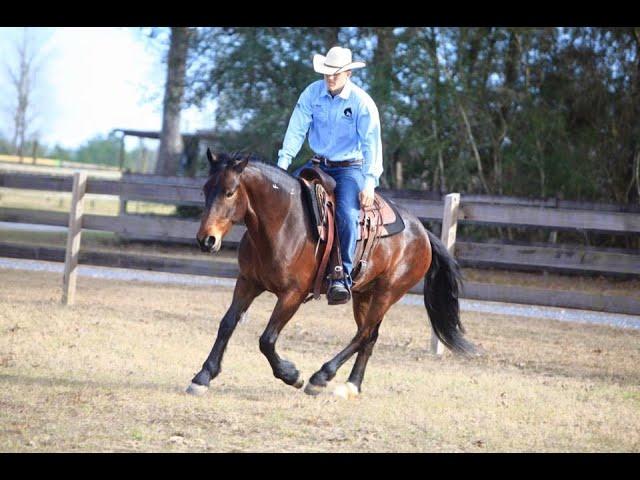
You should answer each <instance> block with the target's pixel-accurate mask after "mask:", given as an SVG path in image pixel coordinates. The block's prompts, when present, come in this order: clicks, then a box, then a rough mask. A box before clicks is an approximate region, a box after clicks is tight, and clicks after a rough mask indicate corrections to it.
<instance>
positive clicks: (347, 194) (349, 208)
mask: <svg viewBox="0 0 640 480" xmlns="http://www.w3.org/2000/svg"><path fill="white" fill-rule="evenodd" d="M312 165H313V164H312V163H311V161H309V162H307V163H306V164H304V165H303V166H302V167H300V168H298V169H297V170H296V171H295V172H293V175H294V176H295V177H297V176H298V175H299V174H300V171H301V170H302V169H303V168H306V167H311V166H312ZM320 169H321V170H322V171H323V172H325V173H326V174H327V175H329V176H331V177H332V178H333V179H334V180H335V181H336V190H335V194H336V223H337V226H338V236H339V237H340V250H341V254H342V268H344V273H345V282H346V284H347V286H348V287H349V288H351V284H352V281H351V271H352V270H353V261H354V258H353V257H354V256H355V253H356V242H357V241H358V218H359V216H360V197H359V195H360V192H361V191H362V190H363V189H364V174H363V173H362V166H361V165H354V166H353V167H334V168H329V167H325V166H324V165H321V166H320Z"/></svg>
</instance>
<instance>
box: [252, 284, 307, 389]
mask: <svg viewBox="0 0 640 480" xmlns="http://www.w3.org/2000/svg"><path fill="white" fill-rule="evenodd" d="M305 296H306V293H304V292H303V293H300V292H289V293H287V294H285V295H282V296H280V297H278V302H277V303H276V306H275V308H274V309H273V313H272V314H271V318H270V319H269V323H268V324H267V328H266V329H265V330H264V333H263V334H262V335H261V336H260V351H261V352H262V353H263V354H264V356H265V357H267V360H269V365H271V368H272V370H273V376H274V377H276V378H279V379H280V380H282V381H283V382H284V383H286V384H287V385H292V386H294V387H296V388H300V387H302V385H304V380H303V379H302V376H301V375H300V372H299V371H298V370H297V369H296V366H295V365H294V364H293V363H292V362H290V361H288V360H285V359H283V358H280V356H279V355H278V354H277V353H276V341H277V340H278V335H280V331H281V330H282V329H283V328H284V326H285V325H286V324H287V323H288V322H289V320H291V317H293V315H294V314H295V313H296V312H297V311H298V308H300V304H301V303H302V301H303V300H304V297H305Z"/></svg>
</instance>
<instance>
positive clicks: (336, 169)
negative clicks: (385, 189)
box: [278, 47, 383, 305]
mask: <svg viewBox="0 0 640 480" xmlns="http://www.w3.org/2000/svg"><path fill="white" fill-rule="evenodd" d="M364 66H365V64H364V62H353V61H352V56H351V50H349V49H348V48H342V47H333V48H331V49H330V50H329V52H328V53H327V55H326V57H325V56H323V55H315V56H314V58H313V68H314V70H315V71H316V72H317V73H321V74H323V75H324V80H318V81H315V82H313V83H312V84H310V85H309V86H308V87H307V88H305V90H304V91H303V92H302V94H301V95H300V98H299V99H298V102H297V103H296V106H295V109H294V111H293V113H292V115H291V119H290V120H289V126H288V128H287V132H286V134H285V137H284V142H283V145H282V149H281V150H280V151H279V153H278V166H279V167H281V168H283V169H284V170H286V169H287V168H288V167H289V165H290V164H291V160H292V158H294V157H295V156H296V155H297V154H298V152H299V151H300V148H301V147H302V144H303V143H304V140H305V138H306V136H307V133H308V135H309V145H310V147H311V149H312V150H313V152H314V153H315V155H314V157H313V159H312V160H310V161H309V162H307V164H306V165H304V167H307V166H310V165H311V164H312V163H316V164H318V165H319V167H320V168H321V169H322V170H323V171H324V172H325V173H327V174H328V175H330V176H331V177H333V179H334V180H335V181H336V188H335V196H336V220H337V227H338V237H339V239H340V249H341V254H342V267H343V272H344V280H333V281H332V282H331V285H330V286H329V289H328V291H327V298H328V300H329V304H331V305H335V304H339V303H346V302H348V301H349V299H350V298H351V286H352V278H351V273H352V271H353V267H354V265H353V264H354V258H353V257H354V255H355V250H356V242H357V239H358V216H359V213H360V206H361V205H362V206H363V207H369V206H371V204H372V203H373V200H374V189H375V187H376V186H377V185H378V184H379V178H380V175H381V174H382V171H383V167H382V141H381V138H380V118H379V115H378V109H377V107H376V105H375V103H374V102H373V100H372V99H371V97H370V96H369V95H368V94H367V93H366V92H365V91H364V90H363V89H362V88H360V87H358V86H357V85H355V84H354V83H352V82H351V73H352V70H353V69H356V68H362V67H364ZM304 167H303V168H304ZM300 170H301V169H298V171H297V172H299V171H300ZM297 172H296V173H297Z"/></svg>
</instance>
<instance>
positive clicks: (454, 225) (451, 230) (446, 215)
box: [431, 193, 460, 355]
mask: <svg viewBox="0 0 640 480" xmlns="http://www.w3.org/2000/svg"><path fill="white" fill-rule="evenodd" d="M459 207H460V194H459V193H450V194H448V195H446V196H445V197H444V212H443V214H442V232H441V233H440V240H442V243H444V246H445V247H447V250H448V251H449V253H450V254H451V255H453V253H454V247H455V244H456V230H457V229H458V208H459ZM443 352H444V344H443V343H442V342H441V341H440V340H438V337H437V336H436V334H435V332H434V331H433V328H432V329H431V353H432V354H433V355H442V353H443Z"/></svg>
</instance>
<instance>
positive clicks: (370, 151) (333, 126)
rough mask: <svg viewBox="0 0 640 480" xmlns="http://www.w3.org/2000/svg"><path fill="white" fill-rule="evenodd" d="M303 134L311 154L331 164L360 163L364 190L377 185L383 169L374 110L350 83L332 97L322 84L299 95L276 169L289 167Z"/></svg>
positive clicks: (376, 117)
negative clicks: (333, 162) (330, 161)
mask: <svg viewBox="0 0 640 480" xmlns="http://www.w3.org/2000/svg"><path fill="white" fill-rule="evenodd" d="M307 133H309V146H310V147H311V150H313V151H314V153H316V154H317V155H322V156H324V157H326V158H328V159H329V160H333V161H341V160H350V159H358V160H360V159H362V171H363V173H364V178H365V188H369V189H371V190H373V189H374V187H376V186H378V185H379V178H380V175H382V171H383V167H382V140H381V137H380V116H379V114H378V108H377V107H376V105H375V103H374V102H373V100H372V99H371V97H370V96H369V95H368V94H367V92H365V91H364V90H363V89H361V88H360V87H358V86H357V85H355V84H353V83H352V82H351V79H348V80H347V82H346V84H345V86H344V88H343V89H342V91H341V92H340V93H339V94H338V95H336V96H335V97H331V94H330V93H329V92H328V90H327V87H326V84H325V81H324V80H318V81H316V82H313V83H312V84H311V85H309V86H308V87H307V88H306V89H305V90H304V91H303V92H302V94H301V95H300V98H299V99H298V102H297V103H296V106H295V108H294V110H293V113H292V115H291V119H290V120H289V126H288V128H287V133H286V134H285V136H284V142H283V144H282V149H281V150H280V151H279V152H278V166H279V167H281V168H284V169H285V170H286V169H287V168H288V167H289V165H290V164H291V160H292V159H293V157H295V156H296V155H297V154H298V152H299V151H300V149H301V148H302V144H303V143H304V140H305V137H306V136H307Z"/></svg>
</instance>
